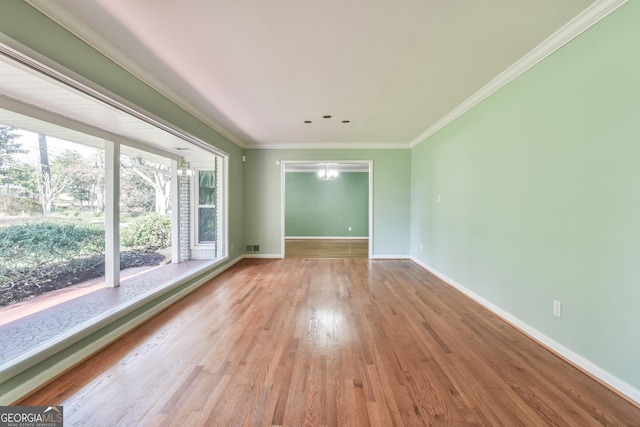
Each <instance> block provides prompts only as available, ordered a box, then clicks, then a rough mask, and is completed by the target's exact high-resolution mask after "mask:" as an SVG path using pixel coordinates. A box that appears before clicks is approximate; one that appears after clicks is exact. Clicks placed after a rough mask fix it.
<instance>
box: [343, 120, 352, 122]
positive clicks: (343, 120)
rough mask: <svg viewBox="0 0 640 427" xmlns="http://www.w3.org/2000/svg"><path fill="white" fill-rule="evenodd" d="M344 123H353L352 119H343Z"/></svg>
mask: <svg viewBox="0 0 640 427" xmlns="http://www.w3.org/2000/svg"><path fill="white" fill-rule="evenodd" d="M342 123H351V120H343V121H342Z"/></svg>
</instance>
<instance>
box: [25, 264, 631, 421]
mask: <svg viewBox="0 0 640 427" xmlns="http://www.w3.org/2000/svg"><path fill="white" fill-rule="evenodd" d="M20 404H22V405H64V413H65V425H68V426H75V425H86V426H244V425H247V426H249V425H256V426H260V425H264V426H269V425H286V426H302V425H328V426H337V425H344V426H366V425H381V426H402V425H406V426H420V425H447V426H454V425H457V426H502V425H504V426H546V425H561V426H600V425H610V426H624V425H629V426H630V425H636V426H637V425H639V424H640V409H639V408H638V407H635V406H633V405H631V404H630V403H629V402H627V401H625V400H624V399H622V398H620V397H619V396H617V395H615V394H614V393H613V392H611V391H610V390H608V389H607V388H605V387H603V386H602V385H600V384H598V383H597V382H596V381H594V380H593V379H591V378H589V377H588V376H586V375H585V374H583V373H581V372H580V371H578V370H576V369H575V368H573V367H571V366H570V365H568V364H567V363H566V362H564V361H562V360H561V359H559V358H558V357H556V356H554V355H553V354H551V353H550V352H549V351H547V350H546V349H544V348H543V347H541V346H539V345H538V344H536V343H535V342H533V341H532V340H530V339H528V338H527V337H526V336H524V335H523V334H521V333H520V332H519V331H517V330H516V329H514V328H513V327H511V326H510V325H508V324H506V323H505V322H503V321H502V320H500V319H499V318H497V317H496V316H494V315H492V314H491V313H489V312H487V311H486V310H485V309H483V308H482V307H480V306H479V305H477V304H475V303H474V302H472V301H470V300H469V299H467V298H466V297H464V296H463V295H461V294H460V293H458V292H457V291H455V290H454V289H452V288H451V287H449V286H447V285H445V284H443V283H442V282H441V281H439V280H438V279H437V278H435V277H434V276H432V275H430V274H429V273H427V272H425V271H424V270H422V269H421V268H419V267H418V266H416V265H415V264H414V263H412V262H410V261H407V260H368V259H284V260H264V259H258V260H243V261H242V262H240V263H238V264H237V265H236V266H234V267H232V268H231V269H230V270H228V271H227V272H225V273H223V274H222V275H220V276H219V277H217V278H216V279H214V280H213V281H212V282H210V283H208V284H206V285H204V286H203V287H201V288H200V289H198V290H197V291H195V292H194V293H192V294H190V295H189V296H187V297H186V298H184V299H183V300H181V301H180V302H178V303H177V304H175V305H174V306H172V307H170V308H169V309H167V310H165V311H164V312H163V313H161V314H160V315H158V316H156V317H154V318H153V319H151V320H150V321H149V322H147V323H145V324H144V325H142V326H141V327H139V328H137V329H136V330H134V331H132V332H131V333H129V334H128V335H126V336H125V337H123V338H121V339H120V340H118V341H117V342H115V343H113V344H112V345H110V346H109V347H108V348H106V349H105V350H103V351H102V352H100V353H98V354H96V355H95V356H93V357H91V358H90V359H88V360H87V361H86V362H84V363H82V364H80V365H79V366H77V367H76V368H74V369H73V370H71V371H69V372H68V373H67V374H65V375H62V376H61V377H60V378H58V379H57V380H56V381H54V382H52V383H51V384H50V385H49V386H47V387H45V388H43V389H41V390H40V391H38V392H37V393H35V394H33V395H32V396H30V397H29V398H27V399H25V400H24V401H23V402H20Z"/></svg>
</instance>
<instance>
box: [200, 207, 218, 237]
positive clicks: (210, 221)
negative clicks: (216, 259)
mask: <svg viewBox="0 0 640 427" xmlns="http://www.w3.org/2000/svg"><path fill="white" fill-rule="evenodd" d="M216 224H217V221H216V209H215V208H198V242H199V243H213V242H215V241H216V240H217V239H216V237H217V236H216Z"/></svg>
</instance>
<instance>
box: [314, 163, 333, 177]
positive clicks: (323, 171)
mask: <svg viewBox="0 0 640 427" xmlns="http://www.w3.org/2000/svg"><path fill="white" fill-rule="evenodd" d="M318 176H319V177H320V179H321V180H323V181H331V180H332V179H336V178H337V177H338V171H337V170H335V169H329V163H327V164H326V165H325V168H324V169H320V170H319V171H318Z"/></svg>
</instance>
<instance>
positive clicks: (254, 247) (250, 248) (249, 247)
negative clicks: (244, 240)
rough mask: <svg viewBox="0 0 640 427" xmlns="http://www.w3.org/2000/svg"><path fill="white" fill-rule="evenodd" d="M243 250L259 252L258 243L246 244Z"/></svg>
mask: <svg viewBox="0 0 640 427" xmlns="http://www.w3.org/2000/svg"><path fill="white" fill-rule="evenodd" d="M244 250H245V252H260V245H247V246H246V247H245V248H244Z"/></svg>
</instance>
